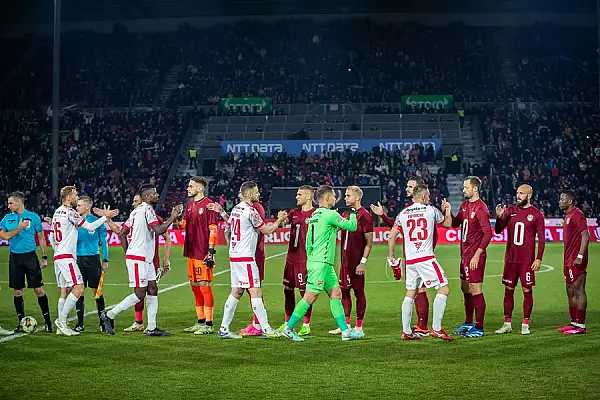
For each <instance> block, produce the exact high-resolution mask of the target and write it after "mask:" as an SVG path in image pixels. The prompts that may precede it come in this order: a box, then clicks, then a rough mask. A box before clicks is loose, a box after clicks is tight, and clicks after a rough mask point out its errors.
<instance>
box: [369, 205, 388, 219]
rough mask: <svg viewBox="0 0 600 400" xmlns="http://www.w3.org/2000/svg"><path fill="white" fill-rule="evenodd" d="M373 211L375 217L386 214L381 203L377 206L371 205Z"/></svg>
mask: <svg viewBox="0 0 600 400" xmlns="http://www.w3.org/2000/svg"><path fill="white" fill-rule="evenodd" d="M371 211H373V213H374V214H375V215H379V216H382V215H383V214H384V213H385V210H384V209H383V206H382V205H381V203H380V202H377V205H375V204H371Z"/></svg>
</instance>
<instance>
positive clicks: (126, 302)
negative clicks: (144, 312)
mask: <svg viewBox="0 0 600 400" xmlns="http://www.w3.org/2000/svg"><path fill="white" fill-rule="evenodd" d="M139 302H140V299H138V297H137V296H136V295H135V293H131V294H130V295H129V296H127V297H125V298H124V299H123V300H122V301H121V302H120V303H119V304H117V305H116V306H115V308H113V309H112V310H110V311H109V312H107V313H106V315H107V316H108V318H110V319H115V318H116V317H117V315H119V314H121V313H122V312H123V311H125V310H127V309H129V308H131V307H133V306H135V305H136V304H137V303H139Z"/></svg>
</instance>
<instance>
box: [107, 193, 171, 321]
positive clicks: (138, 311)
mask: <svg viewBox="0 0 600 400" xmlns="http://www.w3.org/2000/svg"><path fill="white" fill-rule="evenodd" d="M140 204H142V199H141V197H140V195H139V194H136V195H135V196H134V197H133V203H131V209H132V210H134V209H135V208H137V206H139V205H140ZM156 219H157V220H158V223H159V224H163V223H164V220H163V219H162V218H161V217H160V216H158V215H157V216H156ZM106 223H107V224H108V226H109V227H110V230H111V231H113V232H115V233H116V234H120V233H121V227H120V226H118V225H116V224H115V223H114V222H112V220H110V219H108V220H107V221H106ZM160 236H162V237H163V239H164V240H165V249H164V254H163V265H162V267H161V266H160V262H159V260H160V257H159V255H158V247H159V235H156V236H155V237H154V258H153V260H152V261H153V262H152V264H153V266H154V270H155V271H156V282H157V283H158V281H159V280H160V278H161V277H162V276H163V275H164V274H165V273H166V272H167V271H169V270H170V269H171V267H170V264H171V262H170V261H169V260H170V256H171V237H170V236H169V233H168V232H165V233H163V234H162V235H160ZM133 309H134V311H135V320H134V321H133V324H131V325H130V326H128V327H127V328H125V329H123V332H126V333H130V332H147V331H148V330H147V329H146V328H145V326H144V302H143V301H140V302H139V303H137V304H136V305H135V306H134V308H133Z"/></svg>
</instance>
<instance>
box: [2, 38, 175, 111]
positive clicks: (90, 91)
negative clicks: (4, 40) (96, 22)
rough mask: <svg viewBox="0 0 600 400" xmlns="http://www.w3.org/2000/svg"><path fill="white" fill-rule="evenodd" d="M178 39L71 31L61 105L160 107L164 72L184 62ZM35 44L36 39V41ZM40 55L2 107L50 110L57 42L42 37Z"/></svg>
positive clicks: (14, 82)
mask: <svg viewBox="0 0 600 400" xmlns="http://www.w3.org/2000/svg"><path fill="white" fill-rule="evenodd" d="M176 37H177V35H176V34H171V33H166V34H165V33H145V34H130V33H127V32H126V31H124V30H122V29H117V30H116V31H115V32H114V33H112V34H96V33H93V32H71V33H67V34H65V35H63V37H62V44H61V51H62V56H61V59H62V63H61V91H60V100H61V102H62V103H69V104H73V103H82V104H85V105H87V106H90V107H100V106H141V105H145V106H148V105H153V104H155V103H156V100H157V95H158V91H159V89H160V88H161V85H162V83H163V78H164V75H165V73H166V72H167V71H168V70H169V68H171V67H172V66H174V65H179V64H180V63H181V52H180V47H179V45H178V42H177V40H176ZM32 42H33V43H35V41H33V40H32ZM37 43H39V48H38V49H37V50H36V51H35V56H34V57H31V58H30V60H29V63H27V65H26V66H25V67H24V68H23V70H22V71H21V73H20V74H18V75H16V76H14V77H13V79H11V81H10V82H8V84H7V85H6V87H4V88H3V90H2V97H0V108H4V109H25V108H27V109H28V108H33V107H37V106H40V105H45V106H47V105H48V104H50V102H51V100H52V38H38V42H37Z"/></svg>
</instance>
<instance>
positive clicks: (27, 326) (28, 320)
mask: <svg viewBox="0 0 600 400" xmlns="http://www.w3.org/2000/svg"><path fill="white" fill-rule="evenodd" d="M20 325H21V329H23V332H25V333H32V332H34V331H35V328H36V327H37V321H36V320H35V318H33V317H29V316H27V317H24V318H23V319H22V320H21V324H20Z"/></svg>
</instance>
